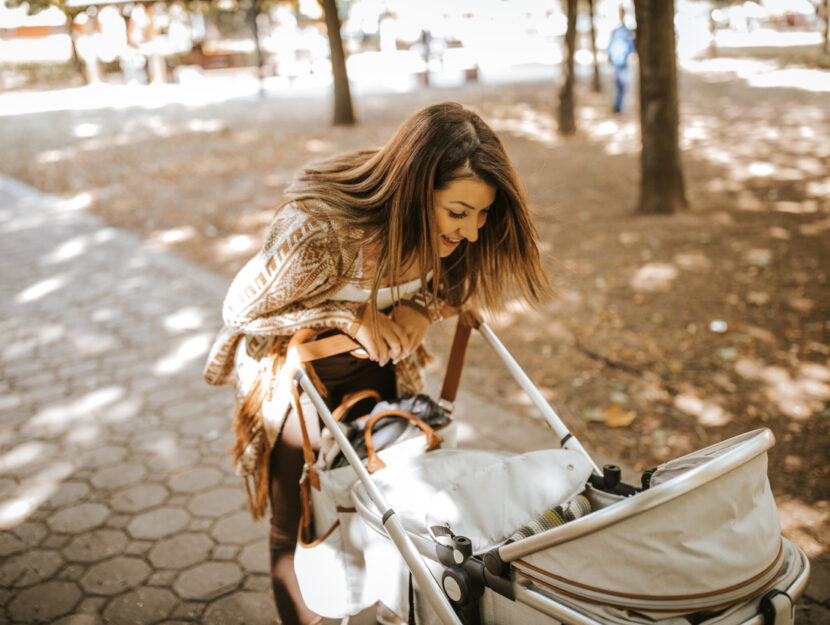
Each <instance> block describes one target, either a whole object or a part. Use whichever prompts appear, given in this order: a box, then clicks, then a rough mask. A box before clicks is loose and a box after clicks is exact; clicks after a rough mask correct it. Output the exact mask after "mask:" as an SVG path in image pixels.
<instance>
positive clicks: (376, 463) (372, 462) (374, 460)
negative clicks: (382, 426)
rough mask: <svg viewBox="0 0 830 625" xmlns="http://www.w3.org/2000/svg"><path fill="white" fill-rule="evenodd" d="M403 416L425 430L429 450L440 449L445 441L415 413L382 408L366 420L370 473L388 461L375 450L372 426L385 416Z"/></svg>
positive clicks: (368, 467)
mask: <svg viewBox="0 0 830 625" xmlns="http://www.w3.org/2000/svg"><path fill="white" fill-rule="evenodd" d="M390 416H394V417H403V418H404V419H408V420H409V421H412V423H414V424H415V425H417V426H418V427H419V428H421V430H423V432H424V434H426V435H427V451H432V450H433V449H438V448H439V447H440V446H441V443H443V442H444V439H443V438H441V436H439V435H438V434H437V433H436V432H435V430H433V429H432V428H431V427H430V426H428V425H427V424H426V423H424V421H422V420H421V419H419V418H418V417H416V416H415V415H413V414H410V413H408V412H405V411H403V410H381V411H380V412H377V413H375V414H373V415H372V416H371V418H370V419H369V420H368V421H367V422H366V429H365V434H364V436H365V437H366V452H367V460H368V462H367V463H366V469H367V470H368V471H369V473H374V472H375V471H378V470H379V469H382V468H383V467H385V466H386V463H385V462H384V461H383V460H381V459H380V458H378V454H377V452H376V451H375V444H374V443H373V442H372V428H373V427H375V423H377V422H378V420H379V419H383V417H390Z"/></svg>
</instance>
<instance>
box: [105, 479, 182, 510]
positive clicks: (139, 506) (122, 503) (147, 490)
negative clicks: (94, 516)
mask: <svg viewBox="0 0 830 625" xmlns="http://www.w3.org/2000/svg"><path fill="white" fill-rule="evenodd" d="M167 495H168V491H167V489H166V488H165V487H164V486H162V485H160V484H138V485H137V486H133V487H131V488H128V489H126V490H121V491H119V492H117V493H116V494H115V495H114V496H113V498H112V499H111V500H110V505H111V506H112V508H113V510H117V511H118V512H139V511H141V510H146V509H148V508H152V507H153V506H157V505H159V504H160V503H163V502H164V500H165V499H166V498H167Z"/></svg>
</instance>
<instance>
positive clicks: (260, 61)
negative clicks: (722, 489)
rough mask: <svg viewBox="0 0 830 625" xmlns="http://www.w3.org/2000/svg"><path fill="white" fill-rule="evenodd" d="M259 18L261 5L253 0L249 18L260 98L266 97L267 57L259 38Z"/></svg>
mask: <svg viewBox="0 0 830 625" xmlns="http://www.w3.org/2000/svg"><path fill="white" fill-rule="evenodd" d="M258 17H259V3H258V2H257V1H256V0H251V7H250V10H249V13H248V18H249V19H250V21H251V30H252V31H253V35H254V44H255V49H256V66H257V78H258V79H259V97H260V98H263V97H265V82H264V81H265V71H264V67H265V56H264V55H263V54H262V41H261V40H260V38H259V24H258V23H257V18H258Z"/></svg>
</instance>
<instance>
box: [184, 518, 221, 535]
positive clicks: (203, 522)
mask: <svg viewBox="0 0 830 625" xmlns="http://www.w3.org/2000/svg"><path fill="white" fill-rule="evenodd" d="M213 523H214V520H213V519H193V520H192V521H190V525H188V526H187V529H188V530H190V531H191V532H206V531H208V530H210V526H211V525H213Z"/></svg>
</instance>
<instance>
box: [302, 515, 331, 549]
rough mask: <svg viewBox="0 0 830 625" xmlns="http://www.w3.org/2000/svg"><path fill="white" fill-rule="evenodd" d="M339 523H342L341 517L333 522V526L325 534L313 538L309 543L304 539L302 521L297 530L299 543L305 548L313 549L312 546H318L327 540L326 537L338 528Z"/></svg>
mask: <svg viewBox="0 0 830 625" xmlns="http://www.w3.org/2000/svg"><path fill="white" fill-rule="evenodd" d="M339 525H340V519H338V520H337V521H335V522H334V523H333V524H332V526H331V527H330V528H328V529H327V530H326V533H325V534H323V535H322V536H320V537H319V538H316V539H314V540H312V541H311V542H310V543H307V542H305V541H304V540H303V524H302V523H300V529H299V531H298V532H297V544H298V545H299V546H300V547H302V548H303V549H311V548H312V547H316V546H317V545H319V544H320V543H322V542H324V541H325V540H326V538H328V537H329V536H331V534H332V532H334V530H336V529H337V527H338V526H339Z"/></svg>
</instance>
